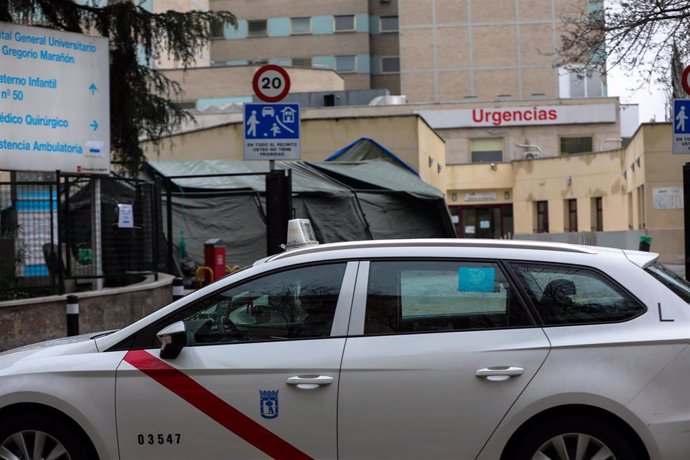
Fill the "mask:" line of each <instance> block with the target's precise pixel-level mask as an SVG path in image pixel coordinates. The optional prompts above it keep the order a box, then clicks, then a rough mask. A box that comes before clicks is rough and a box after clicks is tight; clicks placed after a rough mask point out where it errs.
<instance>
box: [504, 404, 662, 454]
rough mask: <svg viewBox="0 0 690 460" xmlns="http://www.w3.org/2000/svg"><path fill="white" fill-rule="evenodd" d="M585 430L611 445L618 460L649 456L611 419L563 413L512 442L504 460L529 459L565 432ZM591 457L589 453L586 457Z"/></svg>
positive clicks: (541, 423)
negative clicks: (637, 447)
mask: <svg viewBox="0 0 690 460" xmlns="http://www.w3.org/2000/svg"><path fill="white" fill-rule="evenodd" d="M573 433H575V434H584V435H587V436H591V437H593V438H595V439H596V440H598V441H600V442H601V443H602V444H604V445H605V446H606V447H608V448H609V449H610V451H611V452H612V453H613V455H614V456H615V458H616V459H618V460H647V459H648V458H649V457H648V456H647V455H646V454H645V453H644V449H642V452H641V451H640V449H636V445H637V444H636V443H635V442H631V439H629V436H626V434H625V432H624V431H623V430H621V429H620V427H618V426H617V425H616V424H615V423H611V421H610V420H605V419H604V420H602V419H599V418H594V417H591V416H588V415H580V414H574V415H563V416H559V417H557V418H548V419H545V420H542V421H541V422H539V423H537V424H536V425H534V426H532V427H531V428H530V429H529V431H527V432H525V433H522V436H521V437H520V439H519V440H517V442H516V443H515V444H513V446H512V449H511V452H506V453H505V455H503V456H502V459H505V460H529V459H532V458H534V455H535V454H536V453H537V452H538V451H539V449H540V448H541V447H542V446H543V445H544V444H545V443H547V442H548V441H549V440H551V439H554V438H556V437H558V436H562V435H570V434H573ZM584 458H585V459H588V458H589V457H584Z"/></svg>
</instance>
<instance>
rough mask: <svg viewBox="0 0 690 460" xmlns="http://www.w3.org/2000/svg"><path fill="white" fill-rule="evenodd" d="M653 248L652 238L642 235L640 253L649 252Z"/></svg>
mask: <svg viewBox="0 0 690 460" xmlns="http://www.w3.org/2000/svg"><path fill="white" fill-rule="evenodd" d="M651 246H652V237H651V236H647V235H642V236H641V237H640V251H646V252H649V248H650V247H651Z"/></svg>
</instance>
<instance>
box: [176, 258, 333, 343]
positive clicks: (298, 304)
mask: <svg viewBox="0 0 690 460" xmlns="http://www.w3.org/2000/svg"><path fill="white" fill-rule="evenodd" d="M344 273H345V263H339V264H329V265H319V266H309V267H302V268H297V269H291V270H287V271H283V272H278V273H272V274H269V275H266V276H263V277H261V278H256V279H254V280H251V281H248V282H245V283H242V284H240V285H236V286H233V287H231V288H230V289H227V290H225V291H223V292H220V293H217V294H215V295H213V296H211V297H208V298H206V299H204V300H202V301H200V302H198V303H197V304H196V305H194V306H193V307H192V308H191V311H190V309H187V314H186V316H185V317H184V318H183V319H182V320H183V321H184V322H185V326H186V329H187V344H188V345H195V344H197V345H199V344H216V343H232V342H255V341H271V340H285V339H303V338H314V337H328V336H329V335H330V333H331V326H332V324H333V318H334V316H335V308H336V304H337V302H338V295H339V293H340V286H341V284H342V281H343V276H344Z"/></svg>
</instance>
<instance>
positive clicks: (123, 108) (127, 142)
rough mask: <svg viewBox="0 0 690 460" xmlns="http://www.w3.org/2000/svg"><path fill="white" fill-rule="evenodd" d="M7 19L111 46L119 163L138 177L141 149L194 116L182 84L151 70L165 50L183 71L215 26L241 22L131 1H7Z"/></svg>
mask: <svg viewBox="0 0 690 460" xmlns="http://www.w3.org/2000/svg"><path fill="white" fill-rule="evenodd" d="M0 21H5V22H13V23H18V24H25V25H33V26H41V27H48V28H53V29H58V30H64V31H69V32H77V33H90V34H94V33H95V34H98V35H101V36H103V37H107V38H108V39H109V41H110V130H111V150H112V160H113V162H114V163H119V164H120V165H121V166H122V167H123V168H125V169H126V170H127V171H128V172H129V173H130V174H136V173H137V172H138V170H139V169H140V167H141V166H142V165H143V163H144V160H145V158H144V152H143V150H142V148H141V146H140V144H139V141H140V138H141V137H146V138H148V139H150V140H152V141H153V142H154V144H155V145H157V143H158V140H159V139H160V138H161V137H162V136H163V135H165V134H168V133H170V132H171V131H172V130H173V128H174V127H175V126H176V125H178V124H179V123H181V122H182V121H187V120H191V119H192V116H191V115H190V114H189V113H187V112H185V111H184V110H183V109H181V108H180V107H179V106H178V105H176V104H175V103H174V100H175V99H176V98H178V97H179V96H180V95H181V92H182V89H181V88H180V86H179V84H177V83H176V82H173V81H171V80H169V79H168V78H167V77H166V76H165V75H163V74H162V73H160V72H158V71H157V70H156V69H154V68H152V67H150V66H149V65H147V63H149V62H152V61H153V60H155V59H157V58H158V57H160V56H163V55H164V54H165V53H168V54H169V55H170V57H171V58H172V59H173V60H175V61H176V62H177V63H179V64H181V65H182V66H183V67H185V68H186V67H188V66H189V65H191V64H192V63H194V61H195V58H196V57H197V56H198V53H199V52H200V51H201V50H202V49H203V48H204V47H205V46H206V45H207V44H208V41H209V38H210V29H211V26H213V25H217V24H219V23H222V24H225V23H229V24H232V25H233V26H236V25H237V20H236V18H235V16H234V15H233V14H232V13H230V12H228V11H190V12H184V13H182V12H178V11H166V12H165V13H152V12H150V11H147V10H145V9H144V8H142V7H141V6H140V5H138V4H135V3H134V2H133V1H128V0H117V1H113V0H110V1H108V2H107V5H105V6H98V5H97V3H96V2H95V1H93V2H92V3H91V4H88V3H87V2H82V3H77V2H75V1H72V0H9V2H8V1H7V0H0Z"/></svg>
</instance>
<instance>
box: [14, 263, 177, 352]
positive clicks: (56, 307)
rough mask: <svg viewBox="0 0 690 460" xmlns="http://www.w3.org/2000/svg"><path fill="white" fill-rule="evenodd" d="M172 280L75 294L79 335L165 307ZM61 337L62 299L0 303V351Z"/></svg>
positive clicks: (162, 276)
mask: <svg viewBox="0 0 690 460" xmlns="http://www.w3.org/2000/svg"><path fill="white" fill-rule="evenodd" d="M172 279H173V277H172V276H170V275H166V274H159V280H158V281H150V282H143V283H140V284H137V285H132V286H127V287H122V288H112V289H104V290H102V291H89V292H80V293H78V296H79V313H80V315H79V332H80V333H82V334H85V333H89V332H98V331H107V330H111V329H119V328H121V327H124V326H126V325H128V324H130V323H132V322H134V321H136V320H138V319H140V318H143V317H144V316H146V315H148V314H149V313H151V312H153V311H155V310H157V309H159V308H160V307H163V306H165V305H167V304H169V303H170V302H171V301H172ZM65 335H66V317H65V296H50V297H38V298H33V299H23V300H13V301H8V302H0V351H3V350H8V349H10V348H15V347H19V346H22V345H27V344H30V343H35V342H40V341H44V340H50V339H56V338H60V337H65Z"/></svg>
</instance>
